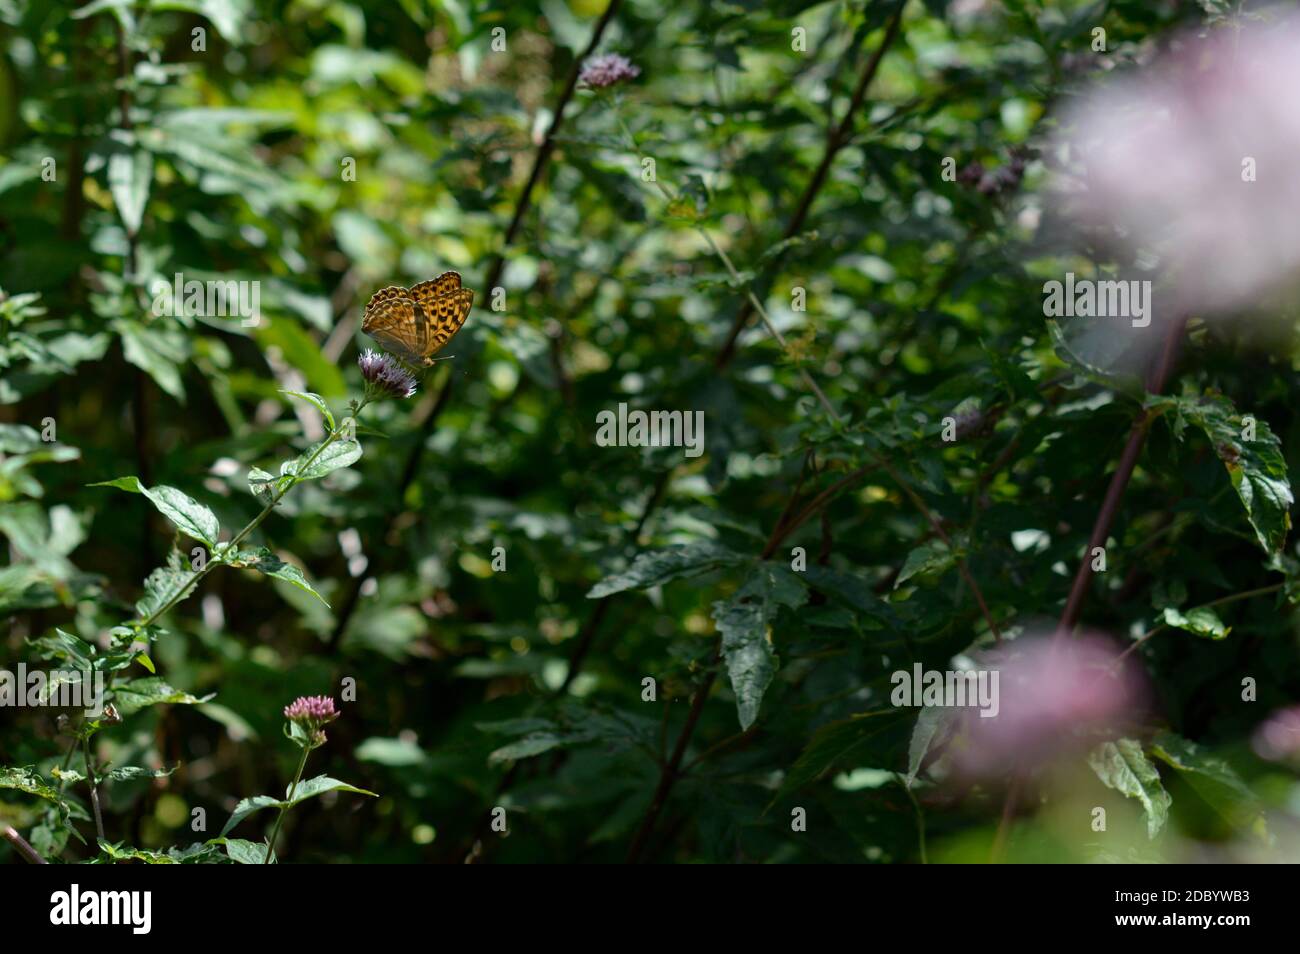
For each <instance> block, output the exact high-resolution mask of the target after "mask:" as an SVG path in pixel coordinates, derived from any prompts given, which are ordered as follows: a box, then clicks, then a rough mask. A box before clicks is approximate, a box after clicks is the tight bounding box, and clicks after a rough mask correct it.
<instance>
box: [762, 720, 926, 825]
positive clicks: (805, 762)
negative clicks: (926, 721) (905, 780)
mask: <svg viewBox="0 0 1300 954" xmlns="http://www.w3.org/2000/svg"><path fill="white" fill-rule="evenodd" d="M908 714H909V713H908V710H906V709H902V708H890V709H878V710H876V711H875V712H861V713H858V714H856V715H852V716H849V717H848V718H847V719H841V720H839V721H837V722H830V723H827V724H826V725H824V726H822V727H821V728H819V729H818V730H817V731H816V732H814V733H813V736H812V738H811V739H809V740H808V744H807V745H806V746H805V747H804V750H803V751H802V752H801V753H800V754H799V758H798V759H796V760H795V763H794V765H792V766H791V767H790V770H789V771H788V772H786V775H785V778H784V779H783V780H782V781H781V787H780V789H778V790H777V793H776V796H775V797H774V798H773V800H772V803H773V804H775V803H776V802H777V801H780V800H781V799H782V798H784V797H785V796H786V795H789V794H790V793H792V792H795V791H798V790H799V789H801V788H803V787H804V786H805V785H807V784H808V783H809V782H812V781H814V780H815V779H817V778H819V777H820V776H822V775H824V774H825V773H826V772H828V771H830V770H831V769H832V768H834V767H837V766H838V767H840V768H848V767H850V763H849V760H850V759H851V758H852V759H854V762H853V763H852V764H853V765H858V764H864V765H867V766H869V767H871V768H887V767H889V766H890V765H891V763H892V762H893V759H894V758H895V757H897V758H901V752H902V746H903V741H904V740H905V739H906V738H907V736H906V726H907V716H908ZM895 751H897V752H898V753H899V754H898V755H897V756H895Z"/></svg>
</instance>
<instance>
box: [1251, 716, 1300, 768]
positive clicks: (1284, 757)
mask: <svg viewBox="0 0 1300 954" xmlns="http://www.w3.org/2000/svg"><path fill="white" fill-rule="evenodd" d="M1250 744H1251V747H1252V748H1253V749H1254V750H1255V754H1256V755H1258V756H1259V757H1260V758H1262V759H1268V760H1269V761H1270V762H1289V763H1291V764H1292V765H1300V706H1289V707H1287V708H1286V709H1279V710H1278V711H1277V712H1274V713H1273V714H1272V715H1270V716H1269V717H1268V718H1267V719H1265V720H1264V721H1263V722H1261V723H1260V724H1259V726H1258V727H1256V729H1255V733H1254V735H1253V736H1251V740H1250Z"/></svg>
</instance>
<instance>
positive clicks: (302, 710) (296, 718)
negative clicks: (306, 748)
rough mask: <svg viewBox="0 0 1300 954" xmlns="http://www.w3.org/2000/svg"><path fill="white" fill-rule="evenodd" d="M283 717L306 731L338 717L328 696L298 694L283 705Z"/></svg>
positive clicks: (318, 727)
mask: <svg viewBox="0 0 1300 954" xmlns="http://www.w3.org/2000/svg"><path fill="white" fill-rule="evenodd" d="M284 717H285V718H286V719H288V720H289V721H290V722H293V723H296V724H297V725H299V726H301V727H302V728H303V729H305V730H307V731H308V732H315V731H318V730H319V729H320V727H321V726H323V725H325V724H326V723H327V722H333V721H334V720H335V719H337V718H338V717H339V713H338V710H337V709H335V708H334V700H333V699H331V698H330V697H329V696H299V697H298V698H297V699H295V700H293V702H291V703H289V705H287V706H285V707H284Z"/></svg>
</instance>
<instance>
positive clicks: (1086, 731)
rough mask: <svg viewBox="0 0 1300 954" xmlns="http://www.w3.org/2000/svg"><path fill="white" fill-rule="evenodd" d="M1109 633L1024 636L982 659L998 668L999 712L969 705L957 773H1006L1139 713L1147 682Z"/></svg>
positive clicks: (1055, 755)
mask: <svg viewBox="0 0 1300 954" xmlns="http://www.w3.org/2000/svg"><path fill="white" fill-rule="evenodd" d="M1118 657H1119V652H1118V650H1117V649H1116V647H1115V646H1114V645H1113V644H1112V643H1111V642H1110V641H1109V640H1107V639H1104V638H1102V637H1099V636H1095V635H1088V634H1084V635H1081V636H1078V637H1074V638H1069V639H1052V638H1033V637H1027V638H1022V639H1018V640H1016V641H1015V642H1013V643H1008V644H1005V645H1004V646H1002V647H1000V648H998V649H995V650H992V651H990V652H989V653H987V654H985V655H984V657H983V658H982V659H980V660H979V661H978V662H977V663H976V666H977V668H979V669H988V670H990V671H991V672H992V671H996V672H997V673H998V676H999V679H998V682H997V684H996V685H997V689H996V696H997V699H996V709H995V710H994V711H995V712H996V714H994V715H991V716H987V717H986V716H985V715H982V714H981V711H980V710H978V709H971V710H966V711H964V712H963V716H964V718H963V719H962V721H961V730H962V731H961V740H960V744H959V745H958V746H957V747H956V749H955V751H954V754H953V763H954V767H955V768H956V769H957V771H958V773H959V774H962V775H965V776H968V777H974V778H988V779H993V778H1002V777H1006V775H1007V773H1008V772H1011V771H1015V770H1017V769H1022V768H1023V769H1032V768H1036V767H1039V766H1042V765H1045V764H1047V763H1050V762H1053V761H1055V760H1057V759H1059V758H1061V757H1062V756H1066V755H1070V754H1072V753H1075V752H1078V751H1081V750H1083V749H1086V748H1088V747H1089V746H1091V745H1092V744H1095V743H1096V742H1098V741H1101V740H1104V739H1105V738H1106V737H1107V736H1108V735H1110V734H1113V733H1114V732H1115V731H1117V730H1119V728H1120V727H1121V726H1122V725H1123V724H1124V723H1125V722H1126V721H1129V720H1131V718H1132V717H1133V716H1134V715H1136V714H1137V713H1138V711H1139V710H1140V708H1141V703H1142V700H1143V696H1144V692H1143V688H1144V686H1143V683H1142V681H1141V678H1140V675H1139V673H1138V672H1137V670H1136V669H1135V668H1134V667H1131V666H1118V665H1116V660H1117V658H1118Z"/></svg>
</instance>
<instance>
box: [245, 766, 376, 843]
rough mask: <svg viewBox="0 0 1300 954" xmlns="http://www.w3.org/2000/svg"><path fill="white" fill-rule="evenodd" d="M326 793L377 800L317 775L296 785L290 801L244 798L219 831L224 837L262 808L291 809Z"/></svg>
mask: <svg viewBox="0 0 1300 954" xmlns="http://www.w3.org/2000/svg"><path fill="white" fill-rule="evenodd" d="M326 792H353V793H355V794H357V795H369V796H370V797H371V798H378V797H379V796H378V795H376V794H375V793H374V792H369V791H366V790H365V789H364V788H357V787H356V786H354V785H349V784H347V783H346V782H340V781H339V780H338V779H336V778H330V777H329V776H328V775H318V776H316V777H315V778H313V779H309V780H307V781H306V782H302V783H301V784H299V785H298V789H297V791H295V792H294V794H293V800H292V801H290V800H289V798H288V794H287V793H286V795H285V798H283V799H279V798H272V797H271V796H270V795H255V796H253V797H252V798H245V799H243V800H241V801H240V803H239V804H238V805H236V806H235V811H234V814H232V815H231V816H230V820H229V821H228V822H226V827H225V828H223V829H221V834H222V835H223V836H224V835H226V833H227V832H229V831H230V829H232V828H234V827H235V826H236V825H238V824H239V823H240V822H241V821H243V820H244V819H245V818H247V817H248V816H249V815H252V814H253V813H254V812H260V811H261V810H262V809H263V808H293V806H295V805H298V804H300V803H301V802H305V801H306V800H307V799H309V798H315V797H316V796H318V795H324V794H325V793H326Z"/></svg>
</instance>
